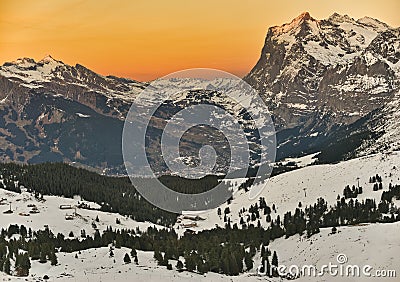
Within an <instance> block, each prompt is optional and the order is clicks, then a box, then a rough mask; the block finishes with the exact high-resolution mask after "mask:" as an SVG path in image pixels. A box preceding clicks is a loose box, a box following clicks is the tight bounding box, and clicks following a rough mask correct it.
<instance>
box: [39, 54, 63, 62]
mask: <svg viewBox="0 0 400 282" xmlns="http://www.w3.org/2000/svg"><path fill="white" fill-rule="evenodd" d="M38 63H42V64H48V63H62V62H61V61H58V60H55V59H54V58H53V57H52V56H51V55H46V56H45V57H44V58H43V59H41V60H40V61H39V62H38Z"/></svg>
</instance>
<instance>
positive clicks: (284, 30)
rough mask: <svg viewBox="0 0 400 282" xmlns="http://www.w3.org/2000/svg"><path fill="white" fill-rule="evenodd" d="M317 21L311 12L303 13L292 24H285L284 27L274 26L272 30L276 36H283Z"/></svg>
mask: <svg viewBox="0 0 400 282" xmlns="http://www.w3.org/2000/svg"><path fill="white" fill-rule="evenodd" d="M309 21H316V20H315V19H314V18H313V17H311V15H310V13H309V12H303V13H301V14H300V15H299V16H297V17H296V18H294V19H293V20H292V21H291V22H290V23H285V24H283V25H282V26H274V27H272V30H273V32H274V33H275V34H278V35H279V34H283V33H287V32H291V31H293V30H297V29H298V27H299V26H301V25H302V24H303V23H304V22H309Z"/></svg>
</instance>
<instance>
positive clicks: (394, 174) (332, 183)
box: [175, 152, 400, 233]
mask: <svg viewBox="0 0 400 282" xmlns="http://www.w3.org/2000/svg"><path fill="white" fill-rule="evenodd" d="M399 164H400V152H392V153H389V154H377V155H372V156H366V157H361V158H357V159H353V160H349V161H345V162H341V163H338V164H332V165H312V166H307V167H304V168H301V169H298V170H294V171H291V172H287V173H284V174H280V175H277V176H275V177H272V178H270V179H269V180H268V181H267V182H266V184H261V185H259V186H255V187H253V188H251V189H259V190H261V192H260V194H259V196H258V197H256V198H255V199H253V200H250V199H249V194H248V193H246V192H245V191H244V190H240V191H239V192H237V193H236V194H235V195H234V197H233V201H232V203H231V204H230V205H228V204H227V203H225V204H223V205H221V207H220V208H221V210H222V212H223V211H224V210H225V208H226V207H229V209H230V211H231V213H230V214H229V217H230V219H231V223H232V224H234V223H237V224H238V225H239V226H240V224H239V219H240V218H239V211H240V210H241V209H242V208H243V207H244V208H246V209H248V208H249V207H250V206H251V205H254V204H255V203H257V202H258V201H259V197H264V198H265V200H266V202H267V205H269V206H270V207H271V206H272V205H273V204H275V206H276V208H277V212H276V213H274V212H273V213H272V214H271V216H272V217H276V216H277V215H278V214H279V215H280V216H281V218H282V216H283V215H284V214H285V213H286V212H287V211H292V212H293V211H294V210H295V209H296V208H297V207H298V204H299V202H301V203H302V206H303V207H305V206H306V205H310V204H314V203H315V202H316V201H317V199H318V198H320V197H322V198H324V199H325V200H326V201H327V202H328V205H333V204H335V203H336V198H337V196H338V195H340V196H341V197H342V196H343V189H344V188H345V186H346V185H350V186H352V185H356V186H357V184H358V183H357V182H358V180H357V178H358V177H359V178H360V179H359V183H360V186H361V187H363V193H362V194H361V195H358V197H357V199H358V200H359V201H360V200H361V199H365V198H373V199H376V201H377V203H379V201H380V198H381V194H382V190H381V191H376V192H374V191H373V190H372V184H370V183H369V178H370V177H371V176H373V175H376V174H377V173H378V174H379V175H381V176H382V178H383V187H384V190H383V191H385V190H387V189H388V185H389V183H392V184H399V183H400V167H399ZM200 216H201V217H202V218H204V219H205V220H204V221H197V225H198V226H197V227H193V228H191V229H193V230H202V229H209V228H213V227H215V225H219V226H221V227H223V226H225V223H224V220H223V216H222V217H220V216H218V215H217V209H214V210H210V211H206V212H204V213H202V214H200ZM191 222H192V221H191V220H190V219H182V222H181V223H179V224H176V226H175V227H176V228H179V229H178V230H180V232H181V233H182V232H183V228H182V225H183V224H189V223H191ZM253 224H257V222H253ZM261 225H262V226H265V227H268V226H269V223H267V222H266V221H265V220H262V221H261Z"/></svg>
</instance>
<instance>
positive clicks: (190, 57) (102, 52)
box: [0, 0, 400, 80]
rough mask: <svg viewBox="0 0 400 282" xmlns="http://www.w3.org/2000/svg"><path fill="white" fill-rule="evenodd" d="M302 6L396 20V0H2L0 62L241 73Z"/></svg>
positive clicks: (149, 73) (141, 76)
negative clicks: (49, 60) (48, 60)
mask: <svg viewBox="0 0 400 282" xmlns="http://www.w3.org/2000/svg"><path fill="white" fill-rule="evenodd" d="M303 11H309V12H310V14H311V16H313V17H315V18H318V19H322V18H327V17H328V16H329V15H331V14H333V13H334V12H338V13H340V14H348V15H349V16H351V17H353V18H360V17H363V16H366V15H368V16H371V17H374V18H378V19H380V20H382V21H384V22H386V23H388V24H389V25H391V26H394V27H396V26H399V25H400V19H399V16H398V11H400V2H399V1H398V0H380V1H369V0H368V1H366V0H364V1H348V0H346V1H345V0H339V1H323V0H315V1H314V0H309V1H293V0H280V1H266V0H252V1H243V0H240V1H238V0H230V1H225V0H223V1H221V0H220V1H211V0H203V1H192V0H189V1H179V0H174V1H155V0H134V1H128V0H126V1H71V0H65V1H64V0H62V1H50V0H49V1H23V0H9V1H8V0H5V1H1V2H0V14H1V21H0V63H1V64H2V63H3V62H5V61H13V60H15V59H17V58H20V57H32V58H34V59H35V60H40V59H41V58H42V57H44V56H45V55H47V54H51V55H52V56H53V57H54V58H56V59H59V60H62V61H64V62H65V63H68V64H71V65H75V64H76V63H80V64H83V65H85V66H87V67H88V68H90V69H92V70H94V71H96V72H99V73H101V74H104V75H108V74H113V75H117V76H122V77H130V78H133V79H137V80H151V79H154V78H157V77H160V76H163V75H165V74H168V73H170V72H173V71H177V70H181V69H186V68H194V67H206V68H216V69H221V70H225V71H228V72H232V73H234V74H236V75H238V76H243V75H245V74H246V73H247V72H248V71H249V70H250V69H251V67H252V66H253V65H254V64H255V62H256V61H257V59H258V57H259V54H260V52H261V48H262V46H263V42H264V39H265V35H266V32H267V29H268V27H269V26H273V25H281V24H283V23H285V22H288V21H290V20H291V19H292V18H294V17H296V16H297V15H299V14H300V13H301V12H303Z"/></svg>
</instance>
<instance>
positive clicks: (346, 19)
mask: <svg viewBox="0 0 400 282" xmlns="http://www.w3.org/2000/svg"><path fill="white" fill-rule="evenodd" d="M329 20H330V21H332V22H338V23H343V22H354V19H353V18H351V17H349V16H348V15H341V14H338V13H333V14H332V15H331V16H330V17H329Z"/></svg>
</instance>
